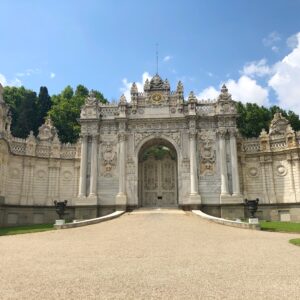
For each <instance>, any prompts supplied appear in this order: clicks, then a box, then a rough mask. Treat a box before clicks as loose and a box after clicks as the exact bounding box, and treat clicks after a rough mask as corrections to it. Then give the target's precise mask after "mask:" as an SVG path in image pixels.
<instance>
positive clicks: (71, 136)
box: [48, 85, 107, 143]
mask: <svg viewBox="0 0 300 300" xmlns="http://www.w3.org/2000/svg"><path fill="white" fill-rule="evenodd" d="M94 92H95V95H96V98H97V99H98V100H99V101H101V102H103V103H106V102H107V100H106V99H105V98H104V97H103V95H102V94H101V93H100V92H98V91H94ZM88 94H89V90H88V89H87V88H86V87H84V86H83V85H78V86H77V88H76V90H75V92H74V90H73V89H72V87H70V86H67V87H66V88H65V89H64V90H63V91H62V92H61V93H60V94H58V95H54V96H52V107H51V109H50V110H49V112H48V114H49V116H50V117H51V119H52V120H53V123H54V125H55V127H56V128H57V129H58V134H59V138H60V140H61V141H62V142H64V143H67V142H70V143H75V142H76V141H77V139H78V137H79V133H80V125H79V123H78V121H77V119H78V118H79V117H80V109H81V107H82V105H83V104H84V101H85V98H86V97H87V96H88Z"/></svg>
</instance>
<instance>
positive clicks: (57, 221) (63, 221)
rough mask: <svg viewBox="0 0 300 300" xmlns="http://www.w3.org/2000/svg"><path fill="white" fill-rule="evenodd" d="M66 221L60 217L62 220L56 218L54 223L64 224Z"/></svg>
mask: <svg viewBox="0 0 300 300" xmlns="http://www.w3.org/2000/svg"><path fill="white" fill-rule="evenodd" d="M65 223H66V222H65V220H62V219H60V220H55V224H54V225H64V224H65Z"/></svg>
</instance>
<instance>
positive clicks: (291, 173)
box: [287, 153, 297, 202]
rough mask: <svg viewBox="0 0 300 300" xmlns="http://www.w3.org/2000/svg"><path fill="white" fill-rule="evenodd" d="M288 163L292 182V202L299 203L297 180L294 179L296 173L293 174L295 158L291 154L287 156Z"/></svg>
mask: <svg viewBox="0 0 300 300" xmlns="http://www.w3.org/2000/svg"><path fill="white" fill-rule="evenodd" d="M287 161H288V164H289V172H288V173H289V177H290V179H289V180H290V182H291V191H290V197H289V198H290V202H297V200H296V189H295V178H294V172H293V164H294V161H293V157H292V155H291V153H289V154H288V155H287Z"/></svg>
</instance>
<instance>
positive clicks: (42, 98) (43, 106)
mask: <svg viewBox="0 0 300 300" xmlns="http://www.w3.org/2000/svg"><path fill="white" fill-rule="evenodd" d="M51 105H52V102H51V97H50V96H49V93H48V89H47V87H45V86H41V87H40V92H39V96H38V99H37V127H40V126H41V125H42V124H43V123H44V121H45V118H46V116H47V114H48V111H49V110H50V108H51ZM35 133H37V132H35Z"/></svg>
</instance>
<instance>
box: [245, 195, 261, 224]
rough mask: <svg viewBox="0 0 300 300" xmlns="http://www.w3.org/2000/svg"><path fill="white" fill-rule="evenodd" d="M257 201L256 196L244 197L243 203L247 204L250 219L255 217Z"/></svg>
mask: <svg viewBox="0 0 300 300" xmlns="http://www.w3.org/2000/svg"><path fill="white" fill-rule="evenodd" d="M258 202H259V199H258V198H256V199H255V200H248V199H245V205H246V206H247V208H248V210H249V213H250V218H252V219H253V218H256V217H255V213H256V212H257V207H258Z"/></svg>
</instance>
